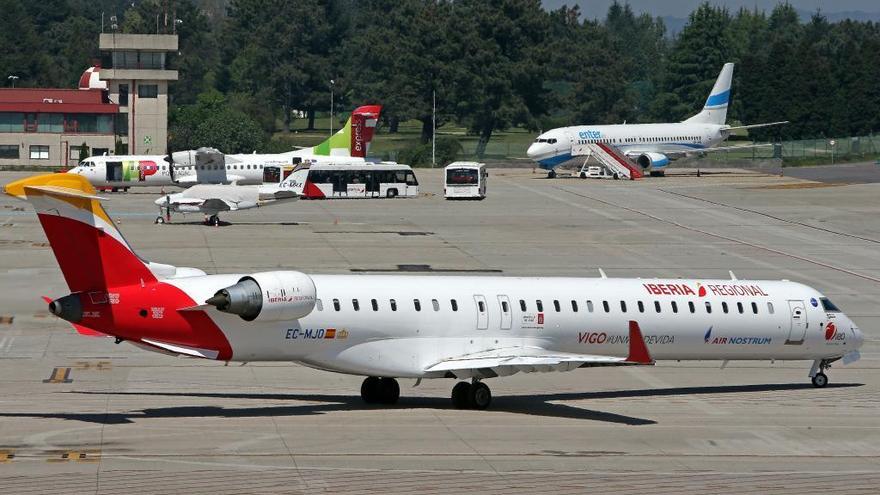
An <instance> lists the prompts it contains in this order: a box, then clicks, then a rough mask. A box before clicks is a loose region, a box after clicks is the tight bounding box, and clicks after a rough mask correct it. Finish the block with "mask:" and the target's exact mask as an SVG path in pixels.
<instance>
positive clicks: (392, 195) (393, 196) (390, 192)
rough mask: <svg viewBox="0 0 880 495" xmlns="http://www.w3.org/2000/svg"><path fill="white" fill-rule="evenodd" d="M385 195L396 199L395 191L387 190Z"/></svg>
mask: <svg viewBox="0 0 880 495" xmlns="http://www.w3.org/2000/svg"><path fill="white" fill-rule="evenodd" d="M385 195H386V196H388V197H389V198H396V197H397V189H389V190H388V192H387V193H385Z"/></svg>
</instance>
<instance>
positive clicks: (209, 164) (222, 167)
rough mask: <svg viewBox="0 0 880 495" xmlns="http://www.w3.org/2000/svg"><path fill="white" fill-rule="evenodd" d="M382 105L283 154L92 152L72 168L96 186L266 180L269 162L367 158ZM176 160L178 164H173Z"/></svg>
mask: <svg viewBox="0 0 880 495" xmlns="http://www.w3.org/2000/svg"><path fill="white" fill-rule="evenodd" d="M381 110H382V107H381V106H379V105H366V106H362V107H358V108H356V109H355V110H354V111H353V112H352V113H351V116H350V117H349V119H348V121H347V122H346V123H345V125H344V126H342V128H341V129H340V130H339V131H338V132H337V133H336V134H334V135H333V136H331V137H329V138H327V139H326V140H325V141H324V142H322V143H321V144H319V145H317V146H313V147H310V148H302V149H298V150H294V151H289V152H287V153H279V154H256V153H254V154H240V155H224V154H223V153H221V152H219V151H217V150H216V149H213V148H200V149H198V150H190V151H178V152H175V153H172V154H171V156H170V157H169V156H167V155H103V156H92V157H89V158H87V159H85V160H83V161H82V162H80V163H79V165H77V166H76V167H74V168H72V169H70V171H68V173H71V174H77V175H81V176H83V177H85V178H87V179H88V180H89V182H91V183H92V185H94V186H96V187H102V188H104V187H109V188H113V190H116V189H120V188H122V189H128V188H129V187H137V186H170V185H180V186H185V187H186V186H191V185H194V184H229V183H232V182H237V183H238V184H242V185H243V184H262V183H263V178H264V177H263V171H264V168H265V166H267V165H295V164H297V163H299V162H302V161H305V160H311V161H312V162H314V163H322V162H330V161H331V160H332V163H340V162H342V161H343V160H345V159H346V158H347V159H348V160H350V161H352V162H357V163H363V162H364V161H365V157H366V156H367V152H368V151H369V146H370V142H371V141H372V139H373V135H374V133H375V130H376V124H377V122H378V119H379V113H380V112H381ZM172 162H173V166H172V165H171V164H172Z"/></svg>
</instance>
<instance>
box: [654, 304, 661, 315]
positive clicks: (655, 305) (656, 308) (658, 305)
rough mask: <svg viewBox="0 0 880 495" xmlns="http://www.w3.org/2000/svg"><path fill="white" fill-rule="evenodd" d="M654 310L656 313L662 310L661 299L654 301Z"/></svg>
mask: <svg viewBox="0 0 880 495" xmlns="http://www.w3.org/2000/svg"><path fill="white" fill-rule="evenodd" d="M654 312H655V313H659V312H660V301H654Z"/></svg>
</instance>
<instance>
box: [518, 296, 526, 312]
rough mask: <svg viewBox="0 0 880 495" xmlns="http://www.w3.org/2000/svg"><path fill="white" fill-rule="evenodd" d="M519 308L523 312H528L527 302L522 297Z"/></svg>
mask: <svg viewBox="0 0 880 495" xmlns="http://www.w3.org/2000/svg"><path fill="white" fill-rule="evenodd" d="M519 309H520V311H522V312H523V313H525V312H526V302H525V301H523V300H522V299H520V300H519Z"/></svg>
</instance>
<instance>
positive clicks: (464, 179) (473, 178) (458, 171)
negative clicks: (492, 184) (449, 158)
mask: <svg viewBox="0 0 880 495" xmlns="http://www.w3.org/2000/svg"><path fill="white" fill-rule="evenodd" d="M479 174H480V173H479V171H477V170H476V169H473V168H453V169H450V170H447V171H446V183H447V184H449V185H476V184H478V183H479V182H480V176H479Z"/></svg>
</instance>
